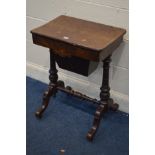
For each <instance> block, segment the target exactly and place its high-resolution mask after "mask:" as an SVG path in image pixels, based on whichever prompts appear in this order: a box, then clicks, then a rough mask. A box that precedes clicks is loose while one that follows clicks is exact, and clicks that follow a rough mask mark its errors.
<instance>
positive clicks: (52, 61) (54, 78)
mask: <svg viewBox="0 0 155 155" xmlns="http://www.w3.org/2000/svg"><path fill="white" fill-rule="evenodd" d="M57 72H58V70H57V69H56V61H55V54H54V53H53V52H52V50H51V49H50V70H49V74H50V75H49V80H50V84H56V83H57V80H58V74H57Z"/></svg>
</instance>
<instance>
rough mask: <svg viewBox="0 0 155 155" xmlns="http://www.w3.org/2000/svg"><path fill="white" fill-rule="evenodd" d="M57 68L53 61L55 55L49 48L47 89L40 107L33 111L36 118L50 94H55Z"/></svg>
mask: <svg viewBox="0 0 155 155" xmlns="http://www.w3.org/2000/svg"><path fill="white" fill-rule="evenodd" d="M57 72H58V71H57V69H56V62H55V55H54V54H53V53H52V50H50V70H49V80H50V83H49V86H48V89H47V91H45V93H44V95H43V102H42V106H41V108H39V109H38V111H37V112H36V113H35V114H36V116H37V117H38V118H41V116H42V114H43V112H44V111H45V110H46V108H47V106H48V104H49V101H50V98H51V96H53V95H55V93H56V87H57V80H58V75H57Z"/></svg>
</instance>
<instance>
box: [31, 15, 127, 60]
mask: <svg viewBox="0 0 155 155" xmlns="http://www.w3.org/2000/svg"><path fill="white" fill-rule="evenodd" d="M31 33H32V36H33V42H34V43H35V44H37V45H41V46H44V47H48V48H50V49H53V50H54V52H56V53H57V54H59V55H61V56H64V57H65V56H77V57H80V58H84V59H88V60H93V61H98V60H99V55H100V54H101V53H103V57H107V56H108V55H109V54H111V53H112V52H113V50H114V49H115V48H116V47H118V45H119V44H120V43H121V41H122V38H123V35H124V34H125V33H126V31H125V30H124V29H121V28H116V27H112V26H108V25H104V24H99V23H94V22H90V21H85V20H82V19H77V18H73V17H68V16H64V15H62V16H59V17H57V18H56V19H54V20H52V21H51V22H49V23H47V24H45V25H43V26H41V27H39V28H36V29H33V30H32V31H31Z"/></svg>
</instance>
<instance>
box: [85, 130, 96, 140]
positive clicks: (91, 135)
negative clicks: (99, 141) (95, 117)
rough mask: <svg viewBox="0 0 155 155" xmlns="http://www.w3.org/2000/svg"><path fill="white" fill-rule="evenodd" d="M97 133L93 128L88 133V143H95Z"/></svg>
mask: <svg viewBox="0 0 155 155" xmlns="http://www.w3.org/2000/svg"><path fill="white" fill-rule="evenodd" d="M95 133H96V129H94V128H93V127H92V128H91V129H90V131H89V132H88V133H87V136H86V138H87V140H88V141H93V138H94V135H95Z"/></svg>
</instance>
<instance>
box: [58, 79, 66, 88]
mask: <svg viewBox="0 0 155 155" xmlns="http://www.w3.org/2000/svg"><path fill="white" fill-rule="evenodd" d="M57 86H58V87H63V88H64V87H65V83H64V82H63V81H61V80H59V81H58V82H57Z"/></svg>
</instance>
